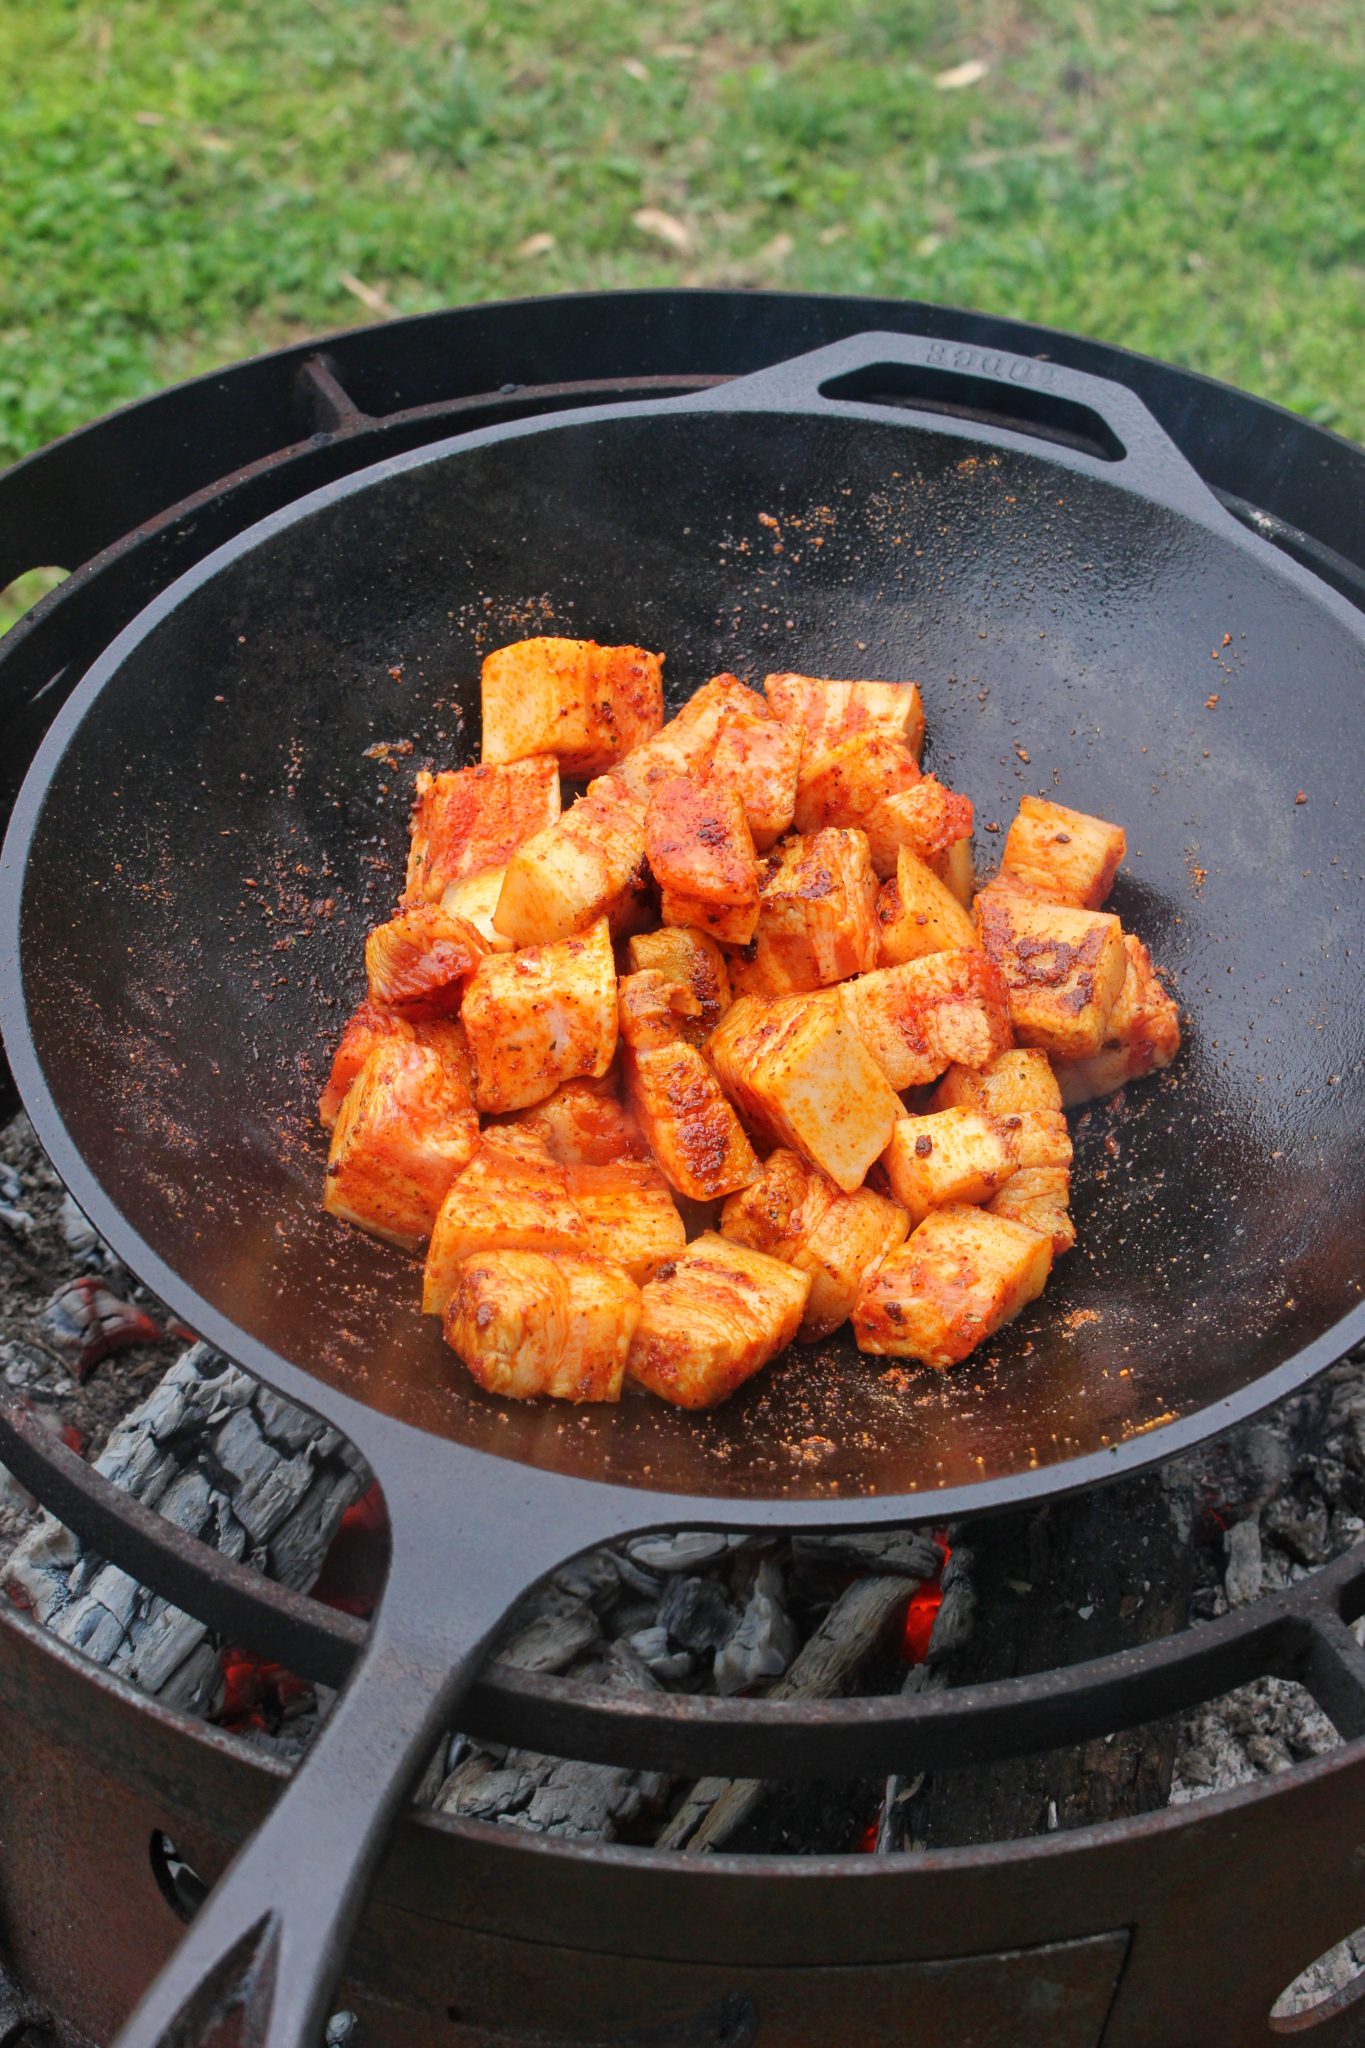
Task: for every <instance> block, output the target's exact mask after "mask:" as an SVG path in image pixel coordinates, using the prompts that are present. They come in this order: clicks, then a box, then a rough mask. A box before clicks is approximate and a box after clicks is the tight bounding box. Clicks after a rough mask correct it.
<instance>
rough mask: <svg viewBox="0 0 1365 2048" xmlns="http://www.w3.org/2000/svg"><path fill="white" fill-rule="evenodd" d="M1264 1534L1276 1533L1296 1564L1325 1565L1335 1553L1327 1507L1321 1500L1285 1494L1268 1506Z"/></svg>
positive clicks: (1283, 1547)
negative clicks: (1333, 1551) (1333, 1552)
mask: <svg viewBox="0 0 1365 2048" xmlns="http://www.w3.org/2000/svg"><path fill="white" fill-rule="evenodd" d="M1265 1533H1266V1535H1267V1536H1273V1537H1274V1539H1275V1541H1276V1542H1277V1543H1278V1544H1279V1546H1280V1548H1281V1549H1282V1550H1287V1551H1288V1553H1289V1555H1290V1556H1291V1557H1292V1558H1293V1559H1294V1561H1295V1563H1296V1564H1303V1565H1317V1564H1326V1562H1327V1560H1328V1558H1329V1557H1330V1556H1331V1554H1332V1542H1331V1536H1330V1533H1329V1529H1328V1517H1327V1509H1326V1507H1325V1505H1324V1504H1323V1502H1322V1501H1320V1500H1300V1499H1299V1498H1297V1496H1296V1495H1294V1494H1292V1493H1289V1494H1284V1495H1282V1496H1281V1498H1280V1499H1279V1500H1276V1501H1272V1502H1271V1504H1270V1506H1269V1507H1268V1508H1267V1509H1266V1513H1265Z"/></svg>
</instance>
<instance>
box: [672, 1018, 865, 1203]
mask: <svg viewBox="0 0 1365 2048" xmlns="http://www.w3.org/2000/svg"><path fill="white" fill-rule="evenodd" d="M710 1055H711V1064H712V1066H713V1067H714V1068H715V1070H716V1073H717V1075H718V1076H719V1078H720V1084H721V1086H722V1088H723V1089H724V1090H725V1092H726V1094H727V1095H728V1096H729V1098H730V1100H731V1101H732V1102H733V1103H734V1105H735V1107H736V1109H738V1111H739V1113H740V1115H741V1116H742V1117H743V1118H744V1119H745V1121H746V1123H747V1124H748V1125H749V1126H750V1128H751V1130H753V1131H755V1132H756V1133H757V1134H758V1135H759V1137H760V1139H762V1140H763V1141H765V1142H767V1143H768V1144H771V1145H788V1146H790V1147H791V1148H792V1149H793V1150H794V1151H796V1152H799V1153H800V1154H801V1157H802V1158H803V1159H808V1160H809V1161H810V1163H811V1165H812V1166H818V1167H819V1168H820V1170H821V1171H822V1172H823V1173H827V1174H828V1175H829V1177H830V1179H831V1180H832V1181H834V1182H835V1184H836V1185H837V1186H838V1187H841V1188H843V1189H844V1190H845V1192H846V1193H848V1192H851V1191H852V1190H853V1189H854V1188H856V1187H861V1186H862V1183H863V1180H864V1178H865V1176H866V1174H867V1170H868V1168H869V1166H871V1164H872V1162H873V1161H874V1160H875V1159H878V1158H880V1156H881V1154H882V1153H883V1152H884V1151H885V1150H886V1147H887V1146H888V1144H889V1143H890V1142H891V1133H892V1130H893V1129H894V1127H895V1123H896V1118H897V1117H898V1116H899V1115H900V1107H901V1106H900V1103H899V1102H898V1101H897V1099H896V1096H895V1094H894V1093H893V1091H892V1089H891V1087H890V1085H889V1084H888V1082H887V1080H886V1077H885V1075H884V1074H883V1073H882V1071H881V1069H880V1068H879V1067H878V1065H877V1063H876V1061H875V1060H874V1058H873V1057H872V1054H871V1053H870V1052H869V1051H868V1049H867V1047H866V1046H865V1045H864V1043H863V1041H862V1039H861V1038H860V1036H859V1035H858V1033H857V1031H856V1030H855V1029H854V1028H853V1025H852V1024H851V1023H850V1021H849V1019H848V1017H847V1016H846V1015H845V1012H844V1009H843V1007H842V1005H841V1003H840V1001H839V998H838V994H837V993H836V992H834V991H832V990H831V991H829V992H828V993H826V994H822V995H818V996H814V997H804V998H803V997H800V996H785V997H778V998H776V999H767V998H764V997H760V996H743V997H741V998H740V999H739V1000H738V1001H737V1002H735V1003H733V1004H731V1006H730V1009H729V1010H728V1011H727V1013H726V1015H725V1017H724V1019H723V1020H722V1022H721V1025H720V1028H719V1030H718V1031H717V1032H716V1034H715V1036H714V1037H713V1038H712V1040H711V1046H710Z"/></svg>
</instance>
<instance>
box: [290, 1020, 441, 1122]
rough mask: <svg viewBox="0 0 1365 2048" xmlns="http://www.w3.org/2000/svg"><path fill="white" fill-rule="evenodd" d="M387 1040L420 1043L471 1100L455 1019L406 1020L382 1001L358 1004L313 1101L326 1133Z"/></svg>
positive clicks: (319, 1120)
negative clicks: (372, 1056) (362, 1071)
mask: <svg viewBox="0 0 1365 2048" xmlns="http://www.w3.org/2000/svg"><path fill="white" fill-rule="evenodd" d="M391 1039H402V1040H404V1041H405V1042H406V1043H408V1044H412V1045H425V1046H427V1047H429V1048H430V1050H431V1051H432V1052H434V1053H435V1054H436V1055H437V1057H438V1058H439V1059H440V1060H441V1061H442V1062H444V1063H447V1064H449V1066H450V1067H451V1069H452V1072H453V1076H454V1080H455V1083H456V1085H457V1086H458V1087H460V1088H462V1089H463V1090H464V1092H465V1094H466V1095H468V1096H469V1097H470V1099H471V1101H472V1099H473V1090H474V1062H473V1061H472V1059H471V1058H470V1056H469V1043H468V1041H467V1039H466V1038H465V1035H464V1026H463V1025H462V1024H461V1023H460V1020H459V1018H458V1017H420V1016H409V1015H407V1014H405V1013H404V1012H403V1011H402V1010H391V1009H389V1008H388V1007H387V1005H386V1004H384V1003H371V1002H369V1001H366V1002H363V1003H362V1004H361V1005H360V1007H359V1009H358V1010H356V1012H355V1014H354V1015H353V1016H352V1017H351V1019H350V1021H349V1022H348V1024H347V1026H346V1029H345V1030H344V1031H343V1032H342V1034H341V1043H340V1045H338V1047H337V1049H336V1052H335V1054H334V1055H333V1057H332V1068H331V1072H330V1073H329V1074H328V1076H327V1086H326V1087H325V1088H324V1089H323V1091H322V1094H321V1096H320V1097H319V1099H318V1122H319V1123H320V1124H321V1125H322V1127H323V1129H324V1130H325V1131H330V1130H331V1128H332V1126H333V1124H335V1122H336V1120H337V1117H338V1115H339V1114H340V1110H341V1105H342V1103H343V1102H344V1101H345V1100H346V1092H347V1090H348V1089H349V1087H350V1085H351V1083H352V1081H354V1079H355V1077H356V1075H357V1074H358V1073H359V1072H360V1069H361V1068H362V1067H363V1066H364V1064H365V1062H366V1060H367V1059H368V1058H369V1056H370V1054H371V1053H372V1052H373V1051H374V1050H375V1048H376V1047H377V1046H380V1045H383V1044H385V1043H386V1042H387V1041H389V1040H391Z"/></svg>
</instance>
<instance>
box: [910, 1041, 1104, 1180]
mask: <svg viewBox="0 0 1365 2048" xmlns="http://www.w3.org/2000/svg"><path fill="white" fill-rule="evenodd" d="M929 1107H930V1109H976V1110H980V1111H981V1112H982V1114H983V1115H986V1116H996V1117H999V1118H1000V1119H1001V1120H1002V1122H1003V1123H1005V1125H1006V1126H1007V1127H1008V1128H1009V1129H1010V1130H1012V1131H1013V1132H1014V1138H1015V1143H1016V1145H1017V1147H1018V1151H1019V1164H1020V1166H1021V1167H1041V1166H1069V1165H1070V1164H1071V1134H1070V1132H1069V1131H1068V1130H1067V1127H1066V1118H1065V1117H1064V1116H1063V1115H1062V1091H1061V1089H1060V1087H1059V1086H1058V1085H1057V1077H1056V1075H1055V1074H1054V1073H1053V1071H1052V1063H1051V1061H1050V1060H1049V1059H1048V1056H1047V1054H1046V1053H1045V1052H1039V1051H1038V1050H1037V1049H1036V1048H1035V1047H1025V1046H1017V1047H1015V1048H1014V1049H1013V1050H1012V1051H1010V1052H1002V1053H999V1054H998V1055H997V1056H996V1058H995V1059H993V1060H991V1061H990V1062H989V1063H988V1064H987V1065H986V1066H984V1067H982V1068H980V1069H979V1071H977V1072H973V1071H972V1070H971V1068H969V1067H959V1066H953V1067H949V1069H948V1071H947V1073H946V1074H945V1075H944V1076H943V1079H942V1080H941V1081H940V1082H939V1084H938V1087H937V1088H936V1089H935V1090H934V1092H933V1095H932V1096H931V1097H930V1101H929Z"/></svg>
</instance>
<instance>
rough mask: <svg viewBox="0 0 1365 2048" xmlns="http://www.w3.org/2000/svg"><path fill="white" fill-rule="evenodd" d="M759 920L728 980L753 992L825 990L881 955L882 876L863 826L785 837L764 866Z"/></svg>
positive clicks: (735, 958)
mask: <svg viewBox="0 0 1365 2048" xmlns="http://www.w3.org/2000/svg"><path fill="white" fill-rule="evenodd" d="M762 876H763V881H762V893H761V895H760V898H759V908H758V924H757V925H756V927H755V929H754V935H753V938H752V939H751V940H750V942H749V944H748V945H747V946H746V947H745V949H744V951H743V953H741V954H731V956H730V981H731V986H732V987H733V988H734V989H736V990H742V991H743V992H744V993H746V994H750V995H772V996H778V995H790V994H793V993H799V992H801V991H804V990H809V989H818V988H827V987H829V986H830V985H831V984H832V983H834V982H836V981H843V980H844V979H845V978H846V977H847V976H848V975H850V974H861V973H863V972H864V971H865V970H866V969H867V968H869V967H872V966H873V965H875V963H876V958H877V934H878V926H877V878H876V876H875V875H874V874H873V872H872V863H871V861H870V860H869V859H868V853H867V839H866V837H865V835H864V834H863V833H861V832H859V831H856V830H853V831H839V830H833V829H831V830H828V831H824V832H812V833H811V834H810V835H809V836H808V837H805V838H803V837H801V836H799V835H798V836H797V837H795V838H792V839H784V840H783V841H782V844H781V845H780V846H777V847H775V848H774V849H773V851H772V852H771V853H770V854H768V855H767V856H766V859H765V860H764V862H763V864H762Z"/></svg>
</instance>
